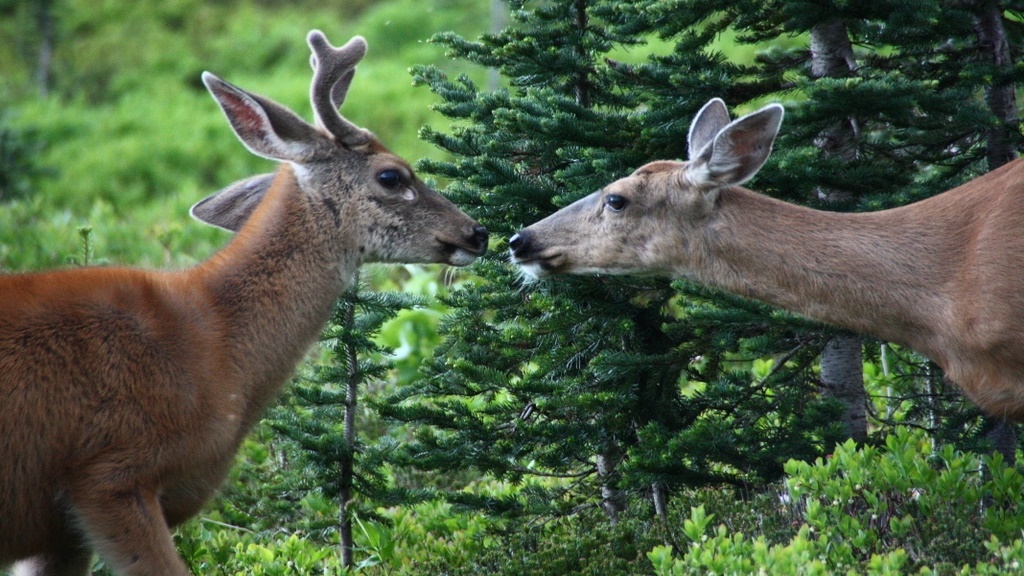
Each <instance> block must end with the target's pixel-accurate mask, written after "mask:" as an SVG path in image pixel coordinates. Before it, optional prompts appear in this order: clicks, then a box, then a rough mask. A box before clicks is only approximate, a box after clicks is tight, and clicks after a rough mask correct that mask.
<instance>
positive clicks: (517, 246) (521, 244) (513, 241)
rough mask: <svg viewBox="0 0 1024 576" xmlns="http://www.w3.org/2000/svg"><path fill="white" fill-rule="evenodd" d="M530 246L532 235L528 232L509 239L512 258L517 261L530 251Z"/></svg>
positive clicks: (524, 231)
mask: <svg viewBox="0 0 1024 576" xmlns="http://www.w3.org/2000/svg"><path fill="white" fill-rule="evenodd" d="M529 246H530V233H529V232H527V231H526V230H523V231H522V232H520V233H518V234H516V235H514V236H512V237H511V238H509V239H508V249H509V251H510V252H511V253H512V258H514V259H516V260H519V259H520V258H521V257H522V255H523V254H525V253H526V252H528V251H529Z"/></svg>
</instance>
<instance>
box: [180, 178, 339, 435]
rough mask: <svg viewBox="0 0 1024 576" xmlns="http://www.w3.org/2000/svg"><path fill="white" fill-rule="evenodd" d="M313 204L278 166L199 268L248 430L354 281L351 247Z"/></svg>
mask: <svg viewBox="0 0 1024 576" xmlns="http://www.w3.org/2000/svg"><path fill="white" fill-rule="evenodd" d="M315 213H316V211H315V210H314V209H313V207H312V202H311V200H310V198H309V197H308V196H307V195H306V194H305V193H303V192H302V191H301V190H300V188H299V186H298V183H297V181H296V178H295V175H294V173H293V171H292V169H291V167H290V166H289V165H287V164H285V165H283V166H282V168H281V169H280V170H279V172H278V174H277V176H276V177H275V180H274V183H273V184H272V186H271V188H270V190H269V191H268V192H267V195H266V197H265V198H264V199H263V200H262V201H261V203H260V205H259V206H258V207H257V208H256V210H255V211H254V212H253V214H252V216H251V217H250V218H249V220H248V221H247V222H246V223H245V225H244V226H243V227H242V229H241V230H239V232H238V234H237V235H236V236H235V238H234V239H232V241H231V242H230V243H229V244H228V245H227V246H226V247H225V248H224V249H222V250H221V251H220V252H218V253H217V254H215V255H214V256H213V257H212V258H211V259H210V260H209V261H207V262H206V263H205V264H204V265H202V266H200V267H199V268H197V270H196V271H197V273H198V274H199V275H200V276H201V278H202V282H201V284H202V285H203V286H205V287H206V290H207V291H208V293H209V297H210V299H211V301H212V306H213V307H214V309H215V310H216V311H217V315H218V316H219V317H220V318H221V319H222V320H223V322H224V326H223V331H224V334H225V339H226V340H227V341H228V343H229V349H228V355H229V356H230V360H231V362H232V363H233V366H234V369H235V370H237V372H238V376H239V381H240V382H242V383H244V384H243V386H246V387H247V389H246V390H245V391H244V393H245V396H246V397H245V405H246V413H245V414H244V415H243V422H244V423H245V428H248V427H249V426H251V425H252V424H253V423H254V422H255V421H256V419H258V418H259V415H260V414H261V413H262V412H263V410H264V409H265V408H266V406H267V405H268V404H269V403H270V401H271V400H273V398H274V397H276V395H277V393H278V392H279V391H280V389H281V387H282V386H283V385H284V383H285V382H286V381H287V380H288V378H289V377H290V376H291V374H292V372H293V370H294V367H295V365H296V364H298V363H299V361H301V359H302V357H303V356H304V355H305V354H306V353H307V351H308V349H309V347H310V345H311V344H312V343H313V341H314V340H315V339H316V337H317V335H318V334H319V333H320V331H321V330H322V328H323V325H324V324H325V322H326V321H327V319H328V317H329V316H330V313H331V311H332V309H333V306H334V303H335V302H336V301H337V299H338V298H339V297H340V295H341V293H342V291H343V290H344V289H345V288H346V286H347V285H348V284H349V283H350V282H351V279H352V277H353V276H354V274H355V272H356V270H357V268H358V266H359V260H358V257H357V256H356V254H355V253H354V252H355V251H354V250H348V249H346V248H345V246H353V245H354V244H353V243H350V242H344V239H342V238H337V237H333V236H332V235H330V234H329V233H327V232H325V230H334V229H337V227H336V226H335V225H334V222H333V220H332V222H331V223H330V225H325V226H319V225H318V223H317V218H316V216H315Z"/></svg>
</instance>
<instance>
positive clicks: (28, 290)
mask: <svg viewBox="0 0 1024 576" xmlns="http://www.w3.org/2000/svg"><path fill="white" fill-rule="evenodd" d="M307 41H308V43H309V46H310V48H311V49H312V51H313V56H312V64H313V69H314V75H313V82H312V88H311V91H310V92H311V98H310V99H311V101H312V105H313V109H314V111H315V115H316V125H312V124H308V123H306V122H305V121H303V120H302V119H301V118H299V117H298V116H297V115H295V114H294V113H293V112H291V111H290V110H288V109H286V108H285V107H283V106H281V105H279V104H276V103H274V102H272V101H270V100H268V99H265V98H263V97H261V96H257V95H255V94H251V93H249V92H246V91H245V90H242V89H240V88H237V87H235V86H232V85H231V84H228V83H227V82H224V81H223V80H221V79H219V78H217V77H216V76H214V75H212V74H209V73H205V74H204V75H203V82H204V83H205V84H206V87H207V88H208V89H209V91H210V93H211V94H212V95H213V97H214V99H215V100H216V101H217V103H218V104H219V105H220V107H221V109H222V110H223V112H224V114H225V115H226V116H227V119H228V122H229V123H230V124H231V127H232V128H233V129H234V131H235V134H236V135H237V136H238V138H239V139H240V140H241V141H242V143H243V144H245V146H246V147H247V148H249V150H251V151H252V152H254V153H256V154H258V155H260V156H265V157H268V158H272V159H275V160H279V161H281V162H282V164H281V166H280V168H279V169H278V170H277V172H276V173H275V174H265V175H260V176H255V177H252V178H248V179H246V180H242V181H241V182H238V183H236V184H234V185H231V186H229V187H228V188H225V189H224V190H222V191H220V192H218V193H217V194H215V195H213V196H211V197H209V198H207V199H205V200H202V201H201V202H199V203H198V204H196V205H195V206H194V207H193V208H192V214H193V216H194V217H196V218H197V219H199V220H201V221H203V222H206V223H209V224H212V225H215V226H219V227H222V228H225V229H227V230H231V231H235V232H237V235H236V236H235V237H234V238H233V239H232V240H231V242H230V243H229V244H228V245H227V246H226V247H225V248H224V249H222V250H221V251H220V252H218V253H216V254H215V255H214V256H213V257H211V258H210V259H209V260H207V261H206V262H203V263H202V264H200V265H198V266H196V267H194V268H191V269H187V270H183V271H174V272H155V271H145V270H136V269H123V268H82V269H73V270H64V271H55V272H43V273H33V274H13V275H3V276H0V397H2V401H0V462H3V463H4V464H3V466H4V468H3V471H2V472H0V567H2V566H4V565H7V564H10V563H12V562H17V564H16V565H15V573H16V574H18V575H23V574H33V575H75V574H86V573H88V571H89V567H90V565H91V561H92V554H93V551H95V552H98V553H99V555H100V557H101V558H102V559H103V560H104V561H105V562H106V565H107V566H108V567H109V568H110V569H112V570H113V571H114V572H115V573H117V574H119V575H142V574H167V575H176V576H181V575H186V574H188V570H187V568H186V566H185V564H184V562H183V561H182V560H181V558H180V557H179V556H178V554H177V552H176V550H175V548H174V546H173V542H172V539H171V532H170V530H169V528H170V527H173V526H175V525H177V524H180V523H181V522H183V521H184V520H186V519H188V518H190V517H191V516H193V515H195V514H196V513H197V512H198V511H199V509H200V507H201V506H202V505H203V504H204V503H205V502H206V501H207V500H208V499H209V498H210V497H211V495H212V494H213V493H214V492H215V491H216V489H217V487H218V486H219V484H220V483H221V481H222V480H223V478H224V476H225V475H226V473H227V471H228V468H229V467H230V466H231V462H232V459H233V457H234V454H235V452H236V450H237V449H238V446H239V444H240V442H241V441H242V439H243V438H244V436H245V435H246V433H247V432H248V431H249V429H250V428H251V427H252V426H253V424H254V423H255V422H256V421H257V420H258V419H259V417H260V415H261V414H262V412H263V410H264V409H265V408H266V406H267V405H268V404H269V403H270V402H271V401H272V399H273V398H274V397H275V395H276V394H277V393H278V392H279V390H280V389H281V387H282V386H283V385H284V383H285V382H286V380H288V378H289V377H290V375H291V374H292V371H293V370H294V367H295V366H296V364H297V363H298V362H299V361H300V360H301V359H302V357H303V356H304V354H305V353H306V351H307V349H308V348H309V347H310V345H311V344H312V343H313V341H314V340H315V338H316V336H317V334H318V333H319V331H320V329H321V328H322V326H323V324H324V323H325V322H326V320H327V318H328V316H329V315H330V312H331V310H332V307H333V305H334V303H335V301H336V300H337V298H338V297H339V296H340V295H341V293H342V291H343V290H344V288H345V287H346V285H347V284H348V283H350V282H351V279H352V277H353V275H354V273H355V272H356V269H357V267H358V266H359V265H360V263H362V262H369V261H376V262H419V263H447V264H451V265H454V266H463V265H467V264H469V263H471V262H472V261H473V260H474V259H476V258H477V257H478V256H480V255H482V254H483V253H484V251H485V250H486V248H487V231H486V230H485V229H484V228H483V227H481V226H480V225H479V224H477V223H476V222H475V221H473V220H472V219H471V218H470V217H468V216H466V215H465V214H464V213H463V212H461V211H460V210H459V209H458V208H456V207H455V206H454V205H453V204H452V203H451V202H449V201H448V200H447V199H445V198H443V197H442V196H441V195H439V194H438V193H437V192H435V191H434V190H431V189H430V188H428V187H427V186H426V185H424V184H423V183H422V182H420V181H419V180H418V179H417V178H416V176H415V175H414V174H413V171H412V169H411V168H410V166H409V164H408V163H406V162H405V161H403V160H402V159H400V158H399V157H397V156H395V155H394V154H392V153H391V152H389V151H388V150H387V148H385V147H384V145H382V144H381V143H380V141H378V140H377V138H376V137H375V136H374V135H373V134H371V133H370V132H368V131H366V130H363V129H361V128H358V127H357V126H355V125H354V124H352V123H351V122H349V121H348V120H346V119H345V118H344V117H342V116H341V115H340V114H339V113H338V107H339V105H340V104H341V103H342V101H343V100H344V98H345V93H346V91H347V89H348V87H349V84H350V82H351V81H352V77H353V74H354V72H355V65H356V64H357V63H358V62H359V61H360V60H361V59H362V57H363V55H364V54H365V52H366V42H365V41H364V40H363V39H362V38H361V37H355V38H353V39H352V40H350V41H349V42H348V43H347V44H345V45H344V46H343V47H341V48H335V47H333V46H331V45H330V43H329V42H328V41H327V39H326V38H325V37H324V35H323V34H322V33H320V32H319V31H313V32H310V34H309V36H308V38H307Z"/></svg>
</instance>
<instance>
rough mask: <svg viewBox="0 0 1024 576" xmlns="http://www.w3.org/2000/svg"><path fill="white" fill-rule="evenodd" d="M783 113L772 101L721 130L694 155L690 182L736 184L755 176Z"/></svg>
mask: <svg viewBox="0 0 1024 576" xmlns="http://www.w3.org/2000/svg"><path fill="white" fill-rule="evenodd" d="M782 115H783V108H782V106H781V105H779V104H769V105H768V106H765V107H764V108H761V109H760V110H758V111H757V112H753V113H751V114H747V115H746V116H743V117H742V118H737V119H736V120H733V121H732V122H731V123H729V124H728V125H726V126H725V127H724V128H722V129H721V130H719V131H718V133H717V134H715V137H714V139H712V140H711V142H709V143H707V144H706V145H705V146H704V147H703V148H702V149H701V150H700V152H698V153H697V155H696V156H691V158H690V164H689V167H688V172H689V176H690V180H691V182H693V183H694V184H695V185H698V186H715V187H720V186H736V185H739V184H743V183H744V182H746V181H747V180H750V179H751V178H753V177H754V175H755V174H757V171H758V170H760V169H761V166H764V163H765V161H766V160H768V156H769V155H770V154H771V152H772V144H773V143H774V142H775V137H776V136H777V135H778V134H779V127H780V126H781V125H782Z"/></svg>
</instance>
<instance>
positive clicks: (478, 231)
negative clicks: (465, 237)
mask: <svg viewBox="0 0 1024 576" xmlns="http://www.w3.org/2000/svg"><path fill="white" fill-rule="evenodd" d="M488 238H490V233H488V232H487V228H484V227H483V226H481V225H479V224H477V225H476V226H473V234H472V236H471V237H470V242H472V243H473V245H474V246H476V250H477V252H478V253H479V255H480V256H483V255H484V254H485V253H486V252H487V239H488Z"/></svg>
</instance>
